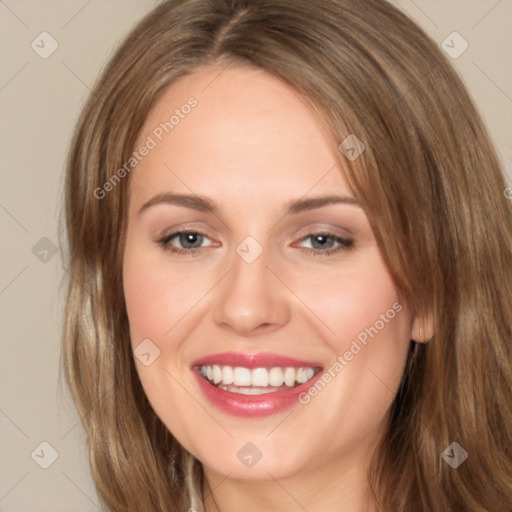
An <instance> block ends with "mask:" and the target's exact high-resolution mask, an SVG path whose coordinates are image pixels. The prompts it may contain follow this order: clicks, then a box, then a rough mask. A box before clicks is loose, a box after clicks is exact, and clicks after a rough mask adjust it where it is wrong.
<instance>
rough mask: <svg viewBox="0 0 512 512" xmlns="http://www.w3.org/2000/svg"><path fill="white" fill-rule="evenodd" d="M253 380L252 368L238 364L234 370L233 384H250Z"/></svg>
mask: <svg viewBox="0 0 512 512" xmlns="http://www.w3.org/2000/svg"><path fill="white" fill-rule="evenodd" d="M251 381H252V379H251V370H249V368H242V367H241V366H237V367H236V368H235V369H234V370H233V384H234V385H235V386H250V385H251Z"/></svg>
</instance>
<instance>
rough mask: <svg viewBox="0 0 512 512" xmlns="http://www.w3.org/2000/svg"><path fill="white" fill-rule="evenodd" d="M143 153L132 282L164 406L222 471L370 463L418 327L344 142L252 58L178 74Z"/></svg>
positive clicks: (153, 385) (142, 371) (133, 195)
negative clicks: (349, 176) (353, 179)
mask: <svg viewBox="0 0 512 512" xmlns="http://www.w3.org/2000/svg"><path fill="white" fill-rule="evenodd" d="M171 116H174V117H171ZM166 123H167V124H166ZM136 147H137V148H138V156H137V158H138V159H139V160H140V161H139V162H138V163H137V165H136V167H135V168H134V169H133V170H132V171H131V178H130V179H131V183H130V205H129V214H128V219H129V220H128V231H127V238H126V246H125V253H124V264H123V275H124V291H125V296H126V306H127V311H128V317H129V322H130V331H131V341H132V347H133V349H134V351H135V362H136V366H137V370H138V373H139V376H140V379H141V382H142V385H143V387H144V390H145V392H146V394H147V397H148V399H149V401H150V402H151V404H152V406H153V408H154V410H155V412H156V413H157V414H158V416H159V417H160V418H161V420H162V421H163V422H164V423H165V425H166V426H167V427H168V428H169V430H170V431H171V432H172V433H173V434H174V436H175V437H176V438H177V439H178V440H179V441H180V442H181V444H182V445H183V446H184V447H185V448H186V449H187V450H189V451H190V452H191V453H193V454H194V455H195V456H196V457H197V458H198V459H199V460H200V461H201V462H202V463H203V464H204V467H205V470H207V471H209V472H210V474H212V475H217V474H218V475H227V474H230V477H231V478H239V479H255V480H256V479H257V480H262V479H265V480H266V479H269V478H271V477H272V478H276V479H278V478H285V477H288V476H293V475H297V474H306V473H307V472H315V471H321V470H325V471H327V473H326V474H329V471H331V470H333V469H335V468H336V469H337V470H339V468H340V467H341V466H343V465H348V464H351V465H352V467H353V465H354V463H356V464H357V465H358V467H361V468H363V467H364V466H365V465H366V463H367V461H368V457H369V454H370V453H371V450H372V449H373V447H374V446H375V443H376V442H378V440H379V438H380V436H381V435H382V433H383V431H384V429H385V425H386V421H387V419H388V416H389V415H388V413H389V408H390V405H391V403H392V401H393V399H394V396H395V394H396V391H397V389H398V386H399V383H400V380H401V377H402V373H403V369H404V365H405V361H406V357H407V352H408V348H409V346H410V339H411V336H412V329H413V324H415V322H414V318H413V317H412V315H411V314H410V312H409V310H408V308H407V306H406V304H402V303H401V301H400V297H399V294H398V291H397V289H396V287H395V284H394V282H393V280H392V278H391V276H390V273H389V272H388V270H387V267H386V266H385V264H384V262H383V259H382V257H381V253H380V251H379V248H378V247H377V244H376V241H375V238H374V235H373V233H372V230H371V228H370V224H369V222H368V218H367V217H366V215H365V212H364V211H363V209H362V208H361V207H360V206H359V205H358V203H357V201H356V200H355V197H354V195H353V192H352V191H351V189H350V187H349V185H348V183H347V180H346V178H345V176H344V169H343V166H344V165H346V164H347V163H348V162H347V161H345V160H343V159H344V157H341V158H340V156H341V155H340V154H339V153H338V148H337V146H336V144H335V143H333V142H331V141H329V139H328V138H327V137H326V135H325V133H324V132H323V130H322V128H321V125H320V123H319V121H318V119H317V118H316V116H315V115H314V114H313V113H312V111H311V110H310V108H308V107H307V106H306V104H305V103H304V102H303V101H302V100H301V99H300V98H299V96H298V95H297V94H296V93H294V92H293V90H292V89H290V88H289V87H288V86H286V85H285V84H283V83H282V82H280V81H279V80H277V79H276V78H273V77H271V76H270V75H268V74H266V73H265V72H262V71H258V70H254V69H251V68H242V67H240V68H229V69H227V70H224V71H222V72H221V70H220V69H219V68H202V69H200V70H198V71H196V72H195V73H193V74H191V75H189V76H187V77H185V78H182V79H181V80H180V81H179V82H177V83H175V84H174V85H173V86H172V87H170V88H169V89H168V90H167V91H166V93H165V94H164V95H163V96H162V97H161V98H160V99H159V101H158V102H157V103H156V105H155V107H154V109H153V110H152V112H151V113H150V115H149V116H148V118H147V120H146V122H145V125H144V127H143V129H142V131H141V133H140V136H139V139H138V144H137V146H136ZM142 147H146V150H143V149H140V148H142ZM340 162H341V163H340ZM118 186H119V185H118ZM208 378H209V380H208ZM221 379H222V380H221ZM308 379H309V380H308ZM210 381H213V382H210ZM270 475H271V476H270Z"/></svg>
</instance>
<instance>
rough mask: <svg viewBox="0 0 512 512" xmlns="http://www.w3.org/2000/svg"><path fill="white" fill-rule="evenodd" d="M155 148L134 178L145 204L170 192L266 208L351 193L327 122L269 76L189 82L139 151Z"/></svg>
mask: <svg viewBox="0 0 512 512" xmlns="http://www.w3.org/2000/svg"><path fill="white" fill-rule="evenodd" d="M192 105H193V106H192ZM150 140H151V143H150V144H148V145H151V146H152V149H151V150H150V151H149V152H148V154H147V156H145V157H144V158H143V159H142V160H141V162H140V164H139V165H138V166H137V170H136V171H135V172H132V176H131V181H132V183H131V187H132V194H134V196H135V197H134V200H135V201H137V202H138V198H137V196H139V195H140V196H141V197H140V201H143V200H144V199H147V196H148V195H149V194H154V193H159V192H162V191H165V190H168V189H170V190H173V191H177V192H180V193H191V192H192V193H196V194H199V195H203V194H204V195H209V196H213V197H223V198H224V199H225V200H229V197H233V198H240V197H244V198H245V199H246V200H247V201H249V200H252V201H254V202H255V203H260V206H262V204H263V203H262V202H263V201H264V202H268V201H269V199H273V198H275V200H276V201H279V202H283V201H286V200H287V199H291V198H296V197H300V196H303V195H305V194H307V193H308V191H310V190H311V189H313V188H314V189H315V190H314V191H315V192H317V193H320V192H329V193H331V192H334V191H335V192H340V193H345V194H349V193H350V188H349V186H348V184H347V181H346V179H345V177H344V170H343V168H342V166H341V165H342V164H341V161H340V158H339V155H337V147H336V143H335V141H334V140H332V139H331V138H330V137H329V135H328V132H327V130H326V128H325V126H324V125H323V124H322V122H321V120H320V119H319V117H318V116H317V115H316V114H315V113H314V111H313V110H312V108H311V106H309V105H308V104H307V103H306V102H305V101H304V99H303V98H301V97H300V95H299V94H298V93H297V92H296V91H294V90H293V89H292V88H291V87H289V86H288V85H286V84H285V83H284V82H282V81H281V80H279V79H277V78H275V77H273V76H272V75H270V74H268V73H266V72H264V71H262V70H257V69H254V68H249V67H234V68H228V69H222V68H218V67H203V68H200V69H198V70H196V71H195V72H194V73H192V74H190V75H187V76H185V77H183V78H181V79H180V80H178V81H177V82H176V83H174V84H173V85H171V86H170V87H169V88H168V89H167V90H166V91H165V92H164V94H163V95H162V96H161V97H160V98H159V100H158V101H157V103H156V104H155V105H154V107H153V109H152V110H151V112H150V113H149V115H148V117H147V119H146V121H145V123H144V126H143V128H142V130H141V132H140V134H139V137H138V142H137V144H136V147H140V146H142V145H144V144H145V143H148V142H149V141H150ZM283 196H286V197H283ZM258 198H259V200H258Z"/></svg>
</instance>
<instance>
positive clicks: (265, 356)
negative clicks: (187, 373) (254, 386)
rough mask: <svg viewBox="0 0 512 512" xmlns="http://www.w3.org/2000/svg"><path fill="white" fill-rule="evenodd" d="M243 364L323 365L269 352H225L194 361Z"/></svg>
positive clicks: (257, 366)
mask: <svg viewBox="0 0 512 512" xmlns="http://www.w3.org/2000/svg"><path fill="white" fill-rule="evenodd" d="M214 364H216V365H219V366H242V367H244V368H272V367H274V366H280V367H293V368H321V367H322V365H321V364H319V363H318V362H316V361H306V360H301V359H295V358H293V357H288V356H281V355H278V354H272V353H269V352H263V353H258V354H241V353H237V352H223V353H221V354H212V355H209V356H205V357H202V358H200V359H197V360H196V361H194V362H193V363H192V367H194V366H209V365H214Z"/></svg>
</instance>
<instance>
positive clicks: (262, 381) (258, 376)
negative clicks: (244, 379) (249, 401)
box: [251, 368, 268, 387]
mask: <svg viewBox="0 0 512 512" xmlns="http://www.w3.org/2000/svg"><path fill="white" fill-rule="evenodd" d="M251 373H252V378H251V384H252V385H253V386H261V387H264V386H268V372H267V369H266V368H254V370H253V371H252V372H251Z"/></svg>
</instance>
